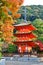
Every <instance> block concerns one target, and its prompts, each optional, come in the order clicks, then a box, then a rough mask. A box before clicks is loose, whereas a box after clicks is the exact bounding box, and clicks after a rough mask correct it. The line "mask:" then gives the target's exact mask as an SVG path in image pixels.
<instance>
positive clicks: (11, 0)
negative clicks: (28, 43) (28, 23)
mask: <svg viewBox="0 0 43 65" xmlns="http://www.w3.org/2000/svg"><path fill="white" fill-rule="evenodd" d="M23 1H24V0H1V3H2V4H1V5H0V6H1V9H0V14H2V13H3V15H1V16H0V22H1V21H2V22H1V23H3V24H2V25H0V26H1V27H0V29H1V30H0V32H2V33H3V34H2V36H3V38H4V41H6V42H8V43H12V41H13V29H14V27H13V24H14V22H15V20H14V19H16V18H19V17H20V16H21V15H20V14H19V13H17V12H18V10H19V9H20V7H21V5H22V3H23ZM2 17H3V18H2ZM13 18H14V19H13Z"/></svg>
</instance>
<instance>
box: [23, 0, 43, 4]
mask: <svg viewBox="0 0 43 65" xmlns="http://www.w3.org/2000/svg"><path fill="white" fill-rule="evenodd" d="M23 5H43V0H24V4H23Z"/></svg>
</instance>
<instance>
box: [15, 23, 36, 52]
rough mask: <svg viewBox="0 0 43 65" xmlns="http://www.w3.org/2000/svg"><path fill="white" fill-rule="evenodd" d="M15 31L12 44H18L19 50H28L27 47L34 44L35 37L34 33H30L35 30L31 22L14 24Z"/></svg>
mask: <svg viewBox="0 0 43 65" xmlns="http://www.w3.org/2000/svg"><path fill="white" fill-rule="evenodd" d="M14 28H15V29H16V32H15V33H14V36H15V37H16V40H15V41H14V44H16V45H17V46H18V51H19V52H28V48H29V47H34V46H35V42H34V41H35V40H36V39H37V37H36V35H35V34H33V33H32V31H34V30H36V28H35V27H34V26H33V25H32V24H31V23H22V24H17V25H14Z"/></svg>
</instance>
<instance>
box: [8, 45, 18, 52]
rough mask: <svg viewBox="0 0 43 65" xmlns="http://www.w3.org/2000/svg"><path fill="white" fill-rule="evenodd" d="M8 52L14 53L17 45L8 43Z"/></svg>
mask: <svg viewBox="0 0 43 65" xmlns="http://www.w3.org/2000/svg"><path fill="white" fill-rule="evenodd" d="M7 51H8V53H14V52H16V51H17V46H16V45H15V44H14V45H13V44H9V45H8V48H7Z"/></svg>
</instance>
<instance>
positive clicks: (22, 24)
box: [14, 23, 31, 26]
mask: <svg viewBox="0 0 43 65" xmlns="http://www.w3.org/2000/svg"><path fill="white" fill-rule="evenodd" d="M30 24H31V23H21V24H15V25H14V26H26V25H30Z"/></svg>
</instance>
